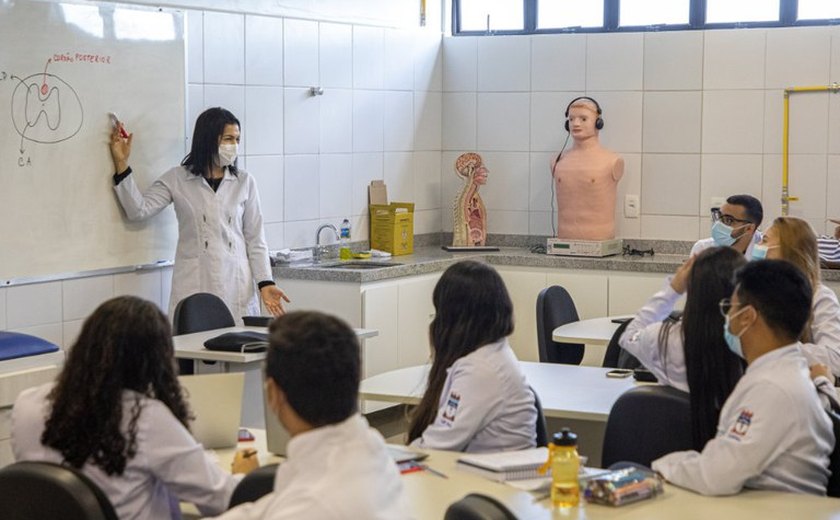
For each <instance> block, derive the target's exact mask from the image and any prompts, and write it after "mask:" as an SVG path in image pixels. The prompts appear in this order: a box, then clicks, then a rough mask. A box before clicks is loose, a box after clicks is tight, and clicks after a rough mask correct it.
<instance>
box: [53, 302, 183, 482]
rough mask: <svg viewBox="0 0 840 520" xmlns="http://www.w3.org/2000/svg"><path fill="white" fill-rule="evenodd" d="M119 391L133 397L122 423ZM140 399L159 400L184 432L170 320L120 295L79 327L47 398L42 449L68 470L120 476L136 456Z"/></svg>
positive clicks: (150, 305) (154, 308)
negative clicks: (52, 453)
mask: <svg viewBox="0 0 840 520" xmlns="http://www.w3.org/2000/svg"><path fill="white" fill-rule="evenodd" d="M125 390H133V391H135V392H137V393H136V394H135V395H134V403H133V406H132V407H131V416H130V417H129V418H128V421H127V423H126V422H124V420H123V419H124V418H123V406H124V405H123V400H124V399H125V397H126V395H125V393H124V391H125ZM141 396H146V397H149V398H152V399H157V400H159V401H161V402H162V403H163V404H164V405H165V406H166V407H167V408H169V410H170V411H171V412H172V414H173V415H174V416H175V417H176V418H177V419H178V421H180V422H181V424H183V425H184V426H185V427H188V424H187V421H188V419H189V416H190V413H189V409H188V407H187V404H186V402H185V401H184V398H183V395H182V392H181V386H180V385H179V384H178V379H177V377H176V368H175V358H174V350H173V347H172V331H171V329H170V327H169V320H167V318H166V316H164V314H163V313H162V312H161V311H160V309H158V308H157V306H156V305H155V304H153V303H151V302H148V301H145V300H142V299H140V298H136V297H134V296H120V297H117V298H113V299H111V300H108V301H106V302H105V303H103V304H102V305H100V306H99V307H98V308H97V309H96V310H95V311H94V312H93V314H91V316H90V317H89V318H88V319H87V320H85V323H84V325H82V330H81V332H80V333H79V338H78V339H77V340H76V342H75V343H74V344H73V346H72V347H71V348H70V351H69V354H68V356H67V362H66V363H65V365H64V368H63V369H62V371H61V374H60V375H59V376H58V382H57V383H56V385H55V387H54V388H53V389H52V391H51V392H50V393H49V395H48V397H47V399H48V401H49V402H50V404H51V409H50V412H49V415H48V416H47V420H46V424H45V426H44V433H43V434H42V435H41V443H42V444H43V445H44V446H49V447H51V448H53V449H55V450H57V451H58V452H60V453H61V455H62V456H63V457H64V462H65V463H67V464H69V465H71V466H73V467H74V468H81V467H82V466H83V465H84V464H85V463H91V464H94V465H96V466H98V467H100V468H102V470H103V471H104V472H105V473H106V474H108V475H122V473H123V471H125V467H126V463H127V461H128V460H129V459H132V458H133V457H134V456H135V455H136V454H137V421H138V419H139V418H140V414H141V413H142V406H141ZM124 424H127V428H126V431H124V430H123V427H124Z"/></svg>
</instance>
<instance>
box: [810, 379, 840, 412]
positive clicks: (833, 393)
mask: <svg viewBox="0 0 840 520" xmlns="http://www.w3.org/2000/svg"><path fill="white" fill-rule="evenodd" d="M814 386H815V387H817V395H818V396H819V398H820V403H821V404H822V407H823V408H824V409H825V410H831V409H832V408H833V405H836V404H837V403H840V398H839V397H838V396H837V389H836V388H835V387H834V383H833V382H832V381H831V380H829V379H828V378H827V377H825V376H817V377H816V378H815V379H814Z"/></svg>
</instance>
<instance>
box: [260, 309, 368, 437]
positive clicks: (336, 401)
mask: <svg viewBox="0 0 840 520" xmlns="http://www.w3.org/2000/svg"><path fill="white" fill-rule="evenodd" d="M361 364H362V362H361V353H360V349H359V340H358V338H357V337H356V333H355V332H354V331H353V329H351V328H350V326H349V325H347V324H346V323H345V322H343V321H342V320H340V319H338V318H336V317H334V316H329V315H327V314H324V313H321V312H316V311H305V312H304V311H296V312H290V313H288V314H285V315H283V316H280V317H279V318H277V319H276V320H274V321H272V322H271V325H270V326H269V348H268V353H267V355H266V360H265V375H266V378H271V379H272V380H274V382H275V383H277V386H279V387H280V389H281V390H283V393H285V394H286V399H287V401H288V402H289V405H290V406H291V407H292V408H293V409H294V411H295V413H297V414H298V415H299V416H300V418H301V419H303V420H304V421H306V422H308V423H309V424H311V425H312V426H314V427H319V426H326V425H329V424H336V423H340V422H342V421H344V420H346V419H347V418H349V417H350V416H352V415H353V414H354V413H356V412H357V411H358V408H359V405H358V396H359V381H360V378H361Z"/></svg>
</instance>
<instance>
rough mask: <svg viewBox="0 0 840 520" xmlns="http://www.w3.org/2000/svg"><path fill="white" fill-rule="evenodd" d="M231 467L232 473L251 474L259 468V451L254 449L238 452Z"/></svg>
mask: <svg viewBox="0 0 840 520" xmlns="http://www.w3.org/2000/svg"><path fill="white" fill-rule="evenodd" d="M230 467H231V473H250V472H252V471H254V470H255V469H257V468H259V467H260V461H259V460H257V450H255V449H253V448H245V449H242V450H237V451H236V455H234V456H233V464H231V465H230Z"/></svg>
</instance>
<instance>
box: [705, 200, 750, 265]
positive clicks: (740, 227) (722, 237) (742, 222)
mask: <svg viewBox="0 0 840 520" xmlns="http://www.w3.org/2000/svg"><path fill="white" fill-rule="evenodd" d="M763 218H764V209H763V208H762V207H761V202H760V201H759V200H758V199H756V198H755V197H753V196H751V195H732V196H731V197H729V198H728V199H726V203H724V204H723V205H721V207H720V208H713V209H712V236H711V238H704V239H702V240H698V241H697V242H695V244H694V247H692V248H691V256H694V255H696V254H697V253H699V252H700V251H703V250H704V249H708V248H710V247H715V246H718V247H731V248H733V249H735V250H736V251H738V252H740V253H742V254H744V255H745V256H746V257H747V258H750V256H751V255H752V248H753V246H754V245H755V244H757V243H758V242H759V241H760V240H761V232H759V231H758V227H759V226H761V221H762V219H763Z"/></svg>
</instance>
